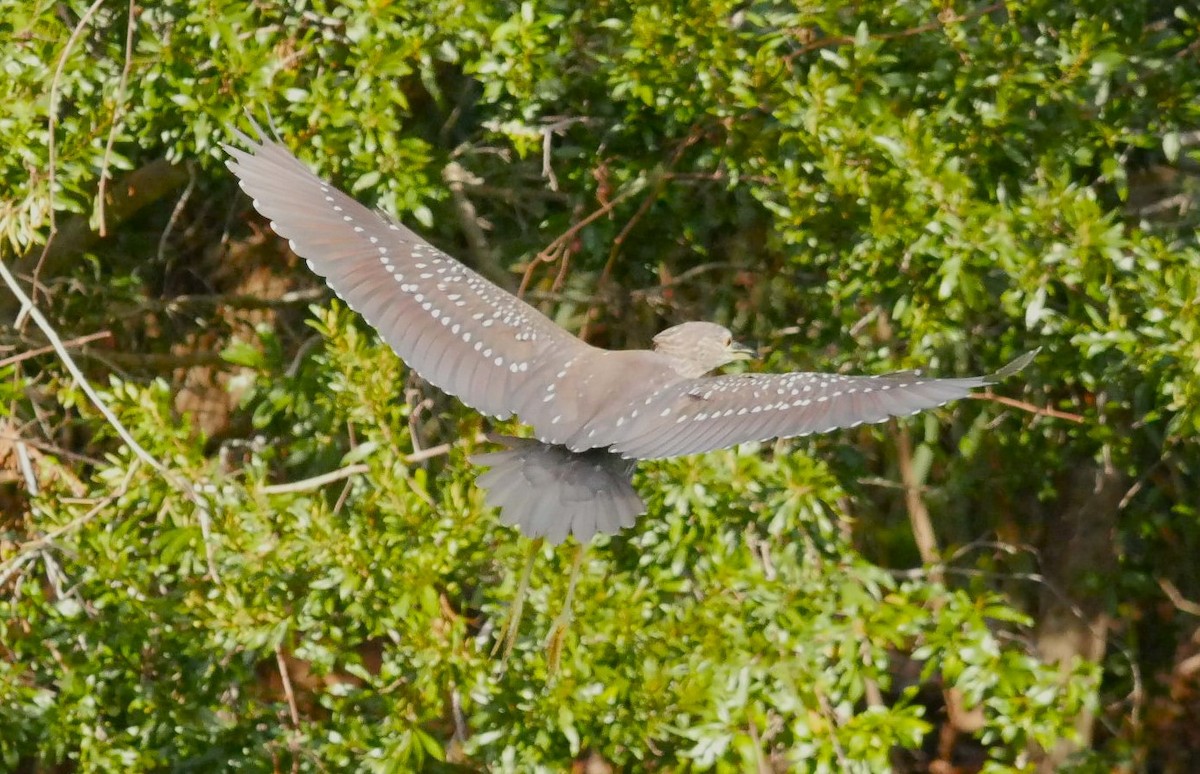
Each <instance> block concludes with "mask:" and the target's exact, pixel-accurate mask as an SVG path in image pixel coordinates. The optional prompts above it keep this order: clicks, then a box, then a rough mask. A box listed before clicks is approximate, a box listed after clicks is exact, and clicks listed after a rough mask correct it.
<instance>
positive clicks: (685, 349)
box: [654, 322, 755, 378]
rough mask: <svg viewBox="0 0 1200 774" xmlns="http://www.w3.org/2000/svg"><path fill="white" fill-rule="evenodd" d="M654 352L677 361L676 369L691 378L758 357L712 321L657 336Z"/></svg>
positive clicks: (682, 326)
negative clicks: (738, 361)
mask: <svg viewBox="0 0 1200 774" xmlns="http://www.w3.org/2000/svg"><path fill="white" fill-rule="evenodd" d="M654 351H655V352H660V353H662V354H664V355H668V356H670V357H671V358H672V359H674V361H675V362H676V368H675V370H677V371H679V373H680V374H682V375H683V376H686V377H688V378H695V377H697V376H703V375H704V374H706V373H708V372H709V371H712V370H713V369H714V368H720V367H721V366H723V365H725V364H726V363H732V362H733V361H734V360H749V359H751V358H753V357H754V356H755V352H754V349H753V348H751V347H747V346H743V345H741V344H738V343H737V342H735V341H734V340H733V334H731V333H730V332H729V330H728V329H727V328H724V327H722V326H720V325H717V324H716V323H709V322H686V323H683V324H681V325H676V326H673V327H671V328H667V329H666V330H665V331H663V332H662V333H660V334H658V335H657V336H655V337H654Z"/></svg>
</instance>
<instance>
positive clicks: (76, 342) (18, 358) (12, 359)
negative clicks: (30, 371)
mask: <svg viewBox="0 0 1200 774" xmlns="http://www.w3.org/2000/svg"><path fill="white" fill-rule="evenodd" d="M111 338H112V331H97V332H96V333H89V334H86V335H84V336H78V337H76V338H73V339H68V340H66V341H64V342H63V346H64V347H68V348H71V347H81V346H83V345H84V344H88V343H90V342H93V341H96V340H98V339H111ZM53 351H54V345H52V344H47V345H46V346H44V347H38V348H37V349H31V350H29V351H28V352H22V353H21V354H19V355H10V356H9V357H6V358H4V359H3V360H0V368H4V367H5V366H10V365H16V364H17V363H20V362H22V361H25V360H29V359H31V358H35V357H37V356H38V355H44V354H46V353H47V352H53Z"/></svg>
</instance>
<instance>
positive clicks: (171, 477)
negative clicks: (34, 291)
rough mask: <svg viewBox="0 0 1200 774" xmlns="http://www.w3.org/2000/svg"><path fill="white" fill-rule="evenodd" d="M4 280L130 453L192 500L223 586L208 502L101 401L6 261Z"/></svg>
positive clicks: (0, 265)
mask: <svg viewBox="0 0 1200 774" xmlns="http://www.w3.org/2000/svg"><path fill="white" fill-rule="evenodd" d="M0 278H2V279H3V280H4V283H5V284H6V285H8V289H9V290H11V291H12V294H13V295H14V296H16V298H17V301H18V303H20V305H21V311H22V313H23V314H28V315H29V317H30V319H32V320H33V322H34V324H35V325H37V327H38V329H39V330H41V332H42V335H43V336H45V337H46V340H47V341H49V342H50V344H51V346H53V347H54V351H55V353H56V354H57V355H58V358H59V360H61V361H62V363H63V365H64V366H66V368H67V371H68V372H69V373H70V374H71V377H72V378H73V379H74V380H75V384H76V386H78V387H79V389H80V390H82V391H83V393H84V394H85V395H86V396H87V397H88V399H89V400H90V401H91V402H92V405H93V406H95V407H96V410H97V411H99V412H100V414H101V416H103V417H104V419H105V420H106V421H107V422H108V423H109V425H110V426H111V427H112V428H113V430H114V431H115V432H116V434H117V436H118V437H119V438H120V439H121V440H122V441H124V442H125V444H126V445H127V446H128V447H129V450H130V451H132V452H133V454H134V455H135V456H136V457H138V458H139V459H141V460H142V462H144V463H146V464H147V465H149V466H150V467H151V468H153V469H154V470H155V471H156V472H157V473H158V474H159V475H160V476H162V477H163V479H164V480H165V481H167V483H169V484H170V485H171V486H173V487H174V488H175V489H177V490H178V491H180V492H182V493H183V494H184V496H185V497H187V498H188V500H190V501H191V502H192V504H193V505H194V506H195V507H196V516H197V520H198V521H199V523H200V535H201V537H202V538H203V540H204V556H205V559H206V561H207V563H208V572H209V575H211V576H212V579H213V582H214V583H216V584H217V585H220V583H221V576H220V574H219V573H218V572H217V562H216V557H215V556H214V554H213V542H212V521H211V517H210V514H209V512H208V504H207V503H205V502H204V499H203V498H201V497H200V495H199V493H198V492H196V490H195V489H194V488H193V487H192V485H191V484H190V483H188V481H187V480H186V479H184V478H183V477H182V476H180V475H178V474H176V473H175V471H173V470H171V469H170V468H168V467H167V466H166V465H164V464H163V463H162V462H159V461H158V460H157V459H156V458H155V457H154V456H153V455H152V454H150V452H148V451H146V450H145V449H144V448H143V447H142V445H141V444H140V443H138V442H137V440H136V439H135V438H134V437H133V435H132V434H131V433H130V432H129V430H127V429H126V428H125V425H123V424H122V423H121V420H120V419H118V418H117V415H116V414H114V413H113V411H112V409H111V408H109V407H108V404H107V403H105V402H104V399H103V398H101V397H100V394H99V393H98V392H96V390H95V388H93V387H92V385H91V383H89V382H88V380H87V377H85V376H84V375H83V371H82V370H80V368H79V366H78V365H77V364H76V363H75V360H74V358H72V357H71V353H70V352H68V351H67V348H66V347H65V346H64V345H63V342H62V339H60V338H59V337H58V333H56V332H55V330H54V327H53V326H51V325H50V322H49V320H47V319H46V318H45V316H43V315H42V313H41V311H40V310H38V308H37V307H36V306H34V304H33V301H32V300H31V299H30V298H29V296H27V295H26V294H25V291H24V290H23V289H22V288H21V286H20V285H19V284H18V283H17V280H16V278H15V277H13V275H12V273H11V272H10V271H9V270H8V266H7V265H6V264H5V263H4V262H3V261H0Z"/></svg>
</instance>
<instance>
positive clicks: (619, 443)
mask: <svg viewBox="0 0 1200 774" xmlns="http://www.w3.org/2000/svg"><path fill="white" fill-rule="evenodd" d="M1031 357H1032V353H1031V354H1030V355H1028V356H1026V357H1022V358H1020V359H1019V360H1017V361H1014V362H1013V363H1012V364H1010V365H1009V366H1006V367H1005V368H1004V369H1002V370H1001V371H1000V372H998V373H996V374H993V375H990V376H979V377H970V378H963V379H931V378H928V377H924V376H921V375H920V373H919V372H912V371H910V372H904V373H897V374H887V375H884V376H841V375H837V374H818V373H787V374H733V375H726V376H715V377H706V378H700V379H689V380H687V381H684V382H681V383H679V384H676V385H671V386H669V387H667V388H665V389H663V390H661V391H659V392H658V393H657V394H655V395H654V396H652V397H653V399H652V400H651V401H650V402H649V403H648V404H647V405H646V406H645V407H644V410H643V411H642V412H641V414H642V416H643V417H645V419H643V421H641V422H639V423H637V424H635V425H633V427H632V429H631V430H630V431H628V432H626V433H624V434H622V435H620V436H616V437H614V438H612V441H613V443H612V446H611V447H610V448H611V449H612V451H615V452H618V453H619V454H621V455H623V456H625V457H629V458H637V459H658V458H664V457H679V456H683V455H687V454H700V453H702V452H707V451H712V450H713V449H723V448H726V447H729V446H735V445H737V444H739V443H747V442H750V441H765V440H769V439H771V438H788V437H791V436H799V435H809V434H811V433H824V432H828V431H830V430H835V429H837V428H841V427H854V426H855V425H860V424H864V423H874V422H882V421H884V420H886V419H887V418H889V417H898V416H906V415H908V414H915V413H917V412H918V411H923V410H925V409H929V408H933V407H935V406H940V405H942V404H944V403H948V402H950V401H952V400H958V399H959V398H964V397H966V396H967V395H969V394H970V392H971V390H973V389H976V388H979V387H983V386H984V385H987V384H991V383H993V382H995V381H998V380H999V379H1002V378H1004V377H1005V376H1008V375H1009V374H1011V373H1014V372H1016V371H1018V370H1020V369H1021V368H1022V367H1024V366H1025V365H1026V364H1027V363H1028V362H1029V359H1030V358H1031Z"/></svg>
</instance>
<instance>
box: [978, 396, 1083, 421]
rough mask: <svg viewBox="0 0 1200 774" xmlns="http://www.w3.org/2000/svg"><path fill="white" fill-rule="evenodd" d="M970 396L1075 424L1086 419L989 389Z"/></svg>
mask: <svg viewBox="0 0 1200 774" xmlns="http://www.w3.org/2000/svg"><path fill="white" fill-rule="evenodd" d="M971 397H972V398H975V399H976V400H990V401H995V402H996V403H1000V404H1002V405H1005V406H1011V407H1013V408H1015V409H1020V410H1021V411H1025V412H1028V413H1030V414H1034V415H1036V416H1039V417H1052V418H1054V419H1065V420H1067V421H1068V422H1074V423H1076V424H1083V423H1084V422H1085V421H1087V420H1086V419H1085V418H1084V417H1083V416H1082V415H1080V414H1071V413H1069V412H1066V411H1059V410H1058V409H1052V408H1047V407H1045V406H1035V405H1033V404H1032V403H1026V402H1025V401H1023V400H1017V399H1016V398H1008V397H1005V396H1003V395H997V394H996V393H994V392H992V391H991V390H984V391H983V392H973V393H971Z"/></svg>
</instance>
